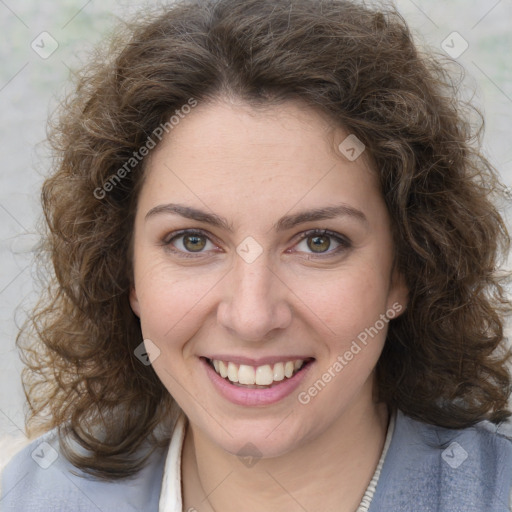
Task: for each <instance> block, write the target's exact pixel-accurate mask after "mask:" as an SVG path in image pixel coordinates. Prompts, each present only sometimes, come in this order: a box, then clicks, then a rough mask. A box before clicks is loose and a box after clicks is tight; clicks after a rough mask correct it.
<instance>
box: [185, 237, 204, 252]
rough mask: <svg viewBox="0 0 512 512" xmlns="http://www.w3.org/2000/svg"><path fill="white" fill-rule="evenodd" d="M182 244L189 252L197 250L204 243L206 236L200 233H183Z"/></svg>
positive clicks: (201, 247) (199, 249)
mask: <svg viewBox="0 0 512 512" xmlns="http://www.w3.org/2000/svg"><path fill="white" fill-rule="evenodd" d="M183 245H184V246H185V248H186V249H187V251H190V252H199V251H201V250H202V249H204V246H205V245H206V238H205V237H204V236H201V235H185V236H184V237H183Z"/></svg>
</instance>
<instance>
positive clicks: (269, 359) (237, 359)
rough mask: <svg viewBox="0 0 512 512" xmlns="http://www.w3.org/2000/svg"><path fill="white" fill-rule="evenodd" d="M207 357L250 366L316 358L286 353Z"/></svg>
mask: <svg viewBox="0 0 512 512" xmlns="http://www.w3.org/2000/svg"><path fill="white" fill-rule="evenodd" d="M204 357H206V358H207V359H210V360H214V359H216V360H217V361H228V362H231V363H235V364H245V365H248V366H263V365H265V364H269V365H270V364H275V363H285V362H286V361H296V360H297V359H300V360H301V361H306V360H310V359H314V358H313V357H311V356H301V355H294V354H292V355H285V356H281V355H279V356H266V357H258V358H252V357H244V356H234V355H226V354H214V355H211V356H204Z"/></svg>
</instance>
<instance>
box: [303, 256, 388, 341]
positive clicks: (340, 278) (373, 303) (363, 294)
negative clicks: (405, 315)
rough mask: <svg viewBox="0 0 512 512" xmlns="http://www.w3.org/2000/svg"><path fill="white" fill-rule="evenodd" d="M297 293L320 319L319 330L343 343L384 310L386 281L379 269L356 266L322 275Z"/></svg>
mask: <svg viewBox="0 0 512 512" xmlns="http://www.w3.org/2000/svg"><path fill="white" fill-rule="evenodd" d="M308 284H311V283H308ZM297 294H298V295H300V296H301V297H303V298H304V303H305V304H307V305H308V306H310V308H311V310H312V311H313V312H314V313H315V315H316V316H317V318H318V319H319V320H320V321H321V324H322V325H323V328H322V331H325V332H326V334H328V336H329V338H332V337H334V338H335V339H337V340H339V341H338V343H346V342H347V341H349V340H351V339H354V338H355V337H357V335H358V334H359V333H361V332H363V331H364V330H365V329H366V328H369V327H371V326H373V325H374V324H375V322H376V321H377V320H378V319H379V318H380V315H381V314H385V313H386V309H387V298H388V282H387V280H385V276H384V275H383V273H382V272H381V270H380V269H375V268H373V267H372V266H360V267H358V268H355V267H353V268H346V269H344V271H343V272H339V273H336V274H326V275H325V277H324V278H322V279H317V280H315V285H314V286H313V287H312V286H307V287H304V288H303V289H302V290H301V291H300V292H299V291H298V293H297ZM319 328H320V326H319Z"/></svg>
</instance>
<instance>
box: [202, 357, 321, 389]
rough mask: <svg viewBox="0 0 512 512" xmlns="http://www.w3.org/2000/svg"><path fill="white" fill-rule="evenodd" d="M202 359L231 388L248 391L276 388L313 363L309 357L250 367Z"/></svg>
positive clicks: (312, 359)
mask: <svg viewBox="0 0 512 512" xmlns="http://www.w3.org/2000/svg"><path fill="white" fill-rule="evenodd" d="M203 359H204V360H205V361H206V362H207V363H208V364H209V365H210V366H211V368H213V369H214V371H215V372H216V373H217V374H218V375H220V377H222V378H223V379H224V380H226V381H228V382H229V383H230V384H232V385H233V386H238V387H243V388H248V389H267V388H271V387H273V386H276V385H278V384H280V383H281V382H284V381H287V380H289V379H291V378H292V377H294V376H295V375H296V374H297V373H299V372H300V371H302V370H304V368H305V367H306V366H308V365H309V364H311V363H312V362H313V361H314V358H312V357H310V358H307V359H295V360H292V361H283V362H278V363H274V364H264V365H262V366H250V365H245V364H236V363H233V362H231V361H221V360H218V359H208V358H203Z"/></svg>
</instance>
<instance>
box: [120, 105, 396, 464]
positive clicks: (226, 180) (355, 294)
mask: <svg viewBox="0 0 512 512" xmlns="http://www.w3.org/2000/svg"><path fill="white" fill-rule="evenodd" d="M348 135H349V133H346V132H344V131H343V130H342V129H340V128H334V127H333V126H332V125H331V124H329V123H328V121H327V120H326V119H325V118H323V117H322V116H321V115H319V114H318V113H316V112H315V111H313V110H310V109H309V108H307V107H305V106H304V105H302V104H300V103H295V102H288V103H285V104H283V105H281V106H278V107H269V108H268V109H266V110H257V111H256V110H253V109H252V108H250V107H249V106H247V105H245V104H239V105H234V104H233V103H229V102H224V101H219V102H216V103H210V104H200V105H198V106H197V107H196V108H194V109H193V110H192V111H191V112H190V113H189V114H188V115H187V116H185V117H184V119H182V120H181V121H180V122H179V124H178V125H176V126H175V127H174V128H173V129H172V131H171V132H170V133H169V134H168V135H167V136H166V137H167V138H164V139H163V141H162V143H161V144H160V145H159V146H158V147H157V148H156V149H155V150H153V153H152V154H150V155H149V160H148V162H147V169H146V179H145V183H144V185H143V187H142V190H141V193H140V196H139V201H138V207H137V213H136V220H135V233H134V287H133V290H132V293H131V297H130V300H131V305H132V308H133V310H134V312H135V313H136V314H137V315H138V316H139V317H140V320H141V326H142V334H143V337H144V339H145V340H146V346H147V347H148V348H149V352H150V354H152V356H155V355H156V356H157V357H156V358H155V359H154V360H153V367H154V369H155V371H156V373H157V374H158V376H159V378H160V379H161V381H162V382H163V384H164V385H165V386H166V388H167V389H168V390H169V392H170V393H171V395H172V396H173V397H174V398H175V399H176V401H177V402H178V403H179V405H180V406H181V408H182V409H183V410H184V412H185V413H186V415H187V416H188V418H189V420H190V421H191V424H192V426H193V428H197V429H199V430H200V431H201V432H202V433H203V434H204V435H205V436H207V437H208V438H209V439H210V440H211V441H213V442H215V443H216V444H217V445H219V446H221V447H223V448H224V449H225V450H227V451H229V452H231V453H234V454H236V453H239V450H240V449H241V448H242V447H244V446H245V445H246V444H247V443H251V446H252V445H255V446H256V447H257V449H258V450H259V452H261V453H262V454H263V455H265V456H277V455H280V454H284V453H288V452H290V451H292V450H293V449H294V448H296V447H298V446H300V445H302V444H304V443H307V442H308V441H312V440H314V439H316V438H319V437H320V436H322V435H324V434H326V433H327V432H328V431H329V430H332V429H334V428H336V426H339V425H341V424H342V423H344V422H345V421H346V420H347V419H348V418H350V416H351V415H352V416H356V415H359V416H360V417H361V416H362V415H364V414H367V413H368V411H369V410H371V408H372V407H374V404H373V401H372V387H373V384H374V373H373V370H374V367H375V365H376V363H377V360H378V358H379V355H380V353H381V350H382V348H383V344H384V340H385V337H386V331H387V327H388V318H392V317H393V316H398V314H399V312H400V311H401V310H402V309H403V308H404V307H405V301H406V290H405V287H404V286H403V285H401V284H400V283H401V280H400V279H399V277H398V276H396V275H393V272H392V266H393V265H392V264H393V244H392V237H391V231H390V220H389V216H388V214H387V210H386V207H385V204H384V201H383V198H382V196H381V193H380V191H379V189H378V185H377V180H376V177H375V175H374V174H372V172H371V171H370V170H369V167H368V164H367V163H366V158H365V155H364V152H363V154H362V155H361V156H359V157H358V158H357V159H355V160H354V159H353V158H354V156H357V151H358V150H360V149H361V148H360V147H355V146H354V145H353V143H351V141H352V139H348V140H347V141H345V142H344V143H343V144H342V146H341V148H342V149H341V150H340V149H339V148H338V145H339V144H340V143H342V142H343V141H344V140H345V139H346V137H347V136H348ZM351 147H354V151H351V149H350V148H351ZM386 312H387V317H386ZM147 340H150V341H147ZM296 361H299V362H298V363H296V364H295V362H296ZM301 364H303V366H302V367H300V368H299V366H300V365H301ZM214 367H216V368H217V370H216V369H215V368H214ZM226 371H227V372H228V377H223V376H222V375H225V374H226ZM219 373H220V374H221V375H219ZM236 380H238V381H239V382H238V383H233V382H232V381H236ZM241 383H243V384H241ZM258 383H260V384H258Z"/></svg>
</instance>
